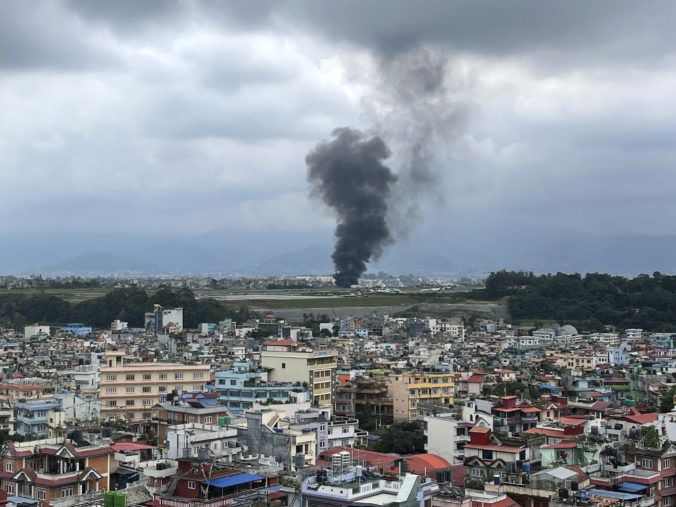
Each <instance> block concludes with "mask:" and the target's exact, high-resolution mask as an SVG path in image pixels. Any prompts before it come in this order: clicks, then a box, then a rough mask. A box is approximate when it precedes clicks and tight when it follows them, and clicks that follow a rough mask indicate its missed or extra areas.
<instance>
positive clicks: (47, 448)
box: [0, 438, 114, 505]
mask: <svg viewBox="0 0 676 507" xmlns="http://www.w3.org/2000/svg"><path fill="white" fill-rule="evenodd" d="M82 444H83V445H80V444H78V443H76V442H65V443H64V439H63V438H58V439H49V440H37V441H28V442H21V443H18V442H8V443H7V444H5V446H4V447H3V448H2V452H1V453H0V458H1V463H2V464H1V468H0V478H1V479H2V486H1V487H2V489H3V490H5V491H7V493H8V494H9V495H10V496H19V497H22V498H24V499H27V500H28V502H26V503H39V504H42V505H49V504H50V503H52V502H53V501H57V500H59V501H60V500H61V499H66V498H68V497H73V498H75V497H77V498H78V500H80V501H82V502H86V501H88V500H91V501H92V502H95V501H99V502H101V503H102V500H103V492H104V491H108V490H110V489H111V483H110V473H111V472H112V470H113V459H112V458H113V454H114V451H113V449H111V447H110V446H109V445H108V443H103V442H101V443H87V442H82ZM22 503H23V502H22Z"/></svg>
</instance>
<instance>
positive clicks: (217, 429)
mask: <svg viewBox="0 0 676 507" xmlns="http://www.w3.org/2000/svg"><path fill="white" fill-rule="evenodd" d="M200 450H202V451H201V452H202V453H207V454H206V455H207V456H208V458H216V459H221V460H225V461H228V462H232V460H233V457H236V456H240V455H241V453H242V448H241V446H240V445H239V444H238V443H237V429H236V428H232V427H227V426H214V425H210V424H197V423H189V424H177V425H174V426H169V427H168V428H167V454H166V457H167V458H169V459H176V458H198V457H200V456H202V455H201V454H200Z"/></svg>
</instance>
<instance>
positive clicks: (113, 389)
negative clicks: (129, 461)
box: [99, 351, 210, 431]
mask: <svg viewBox="0 0 676 507" xmlns="http://www.w3.org/2000/svg"><path fill="white" fill-rule="evenodd" d="M124 356H125V353H124V352H112V351H111V352H107V353H106V366H105V367H102V368H101V370H100V381H99V383H100V398H101V404H102V407H101V416H102V417H103V418H104V419H108V420H110V419H125V420H126V421H127V422H128V423H130V424H133V425H134V426H135V427H136V428H138V429H141V428H142V429H143V430H144V431H146V430H147V431H151V428H150V426H151V421H150V419H151V418H152V417H153V415H155V414H156V413H157V408H156V407H155V405H157V404H158V403H159V402H160V401H162V398H163V397H166V395H167V394H169V393H171V392H172V391H173V390H176V391H177V392H179V393H180V392H183V391H184V390H189V391H193V390H194V391H202V390H203V389H204V386H205V384H206V383H207V382H208V381H209V380H210V367H209V365H208V364H179V363H151V362H142V363H139V362H127V361H124Z"/></svg>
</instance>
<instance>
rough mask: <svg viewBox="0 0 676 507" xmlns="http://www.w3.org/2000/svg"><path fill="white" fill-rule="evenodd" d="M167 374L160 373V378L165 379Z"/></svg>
mask: <svg viewBox="0 0 676 507" xmlns="http://www.w3.org/2000/svg"><path fill="white" fill-rule="evenodd" d="M168 378H169V376H168V375H167V374H166V373H160V380H167V379H168Z"/></svg>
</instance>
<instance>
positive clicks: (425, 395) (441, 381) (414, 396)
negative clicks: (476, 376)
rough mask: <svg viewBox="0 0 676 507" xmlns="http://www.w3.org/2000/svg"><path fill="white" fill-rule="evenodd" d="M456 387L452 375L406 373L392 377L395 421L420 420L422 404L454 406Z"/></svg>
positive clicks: (391, 391)
mask: <svg viewBox="0 0 676 507" xmlns="http://www.w3.org/2000/svg"><path fill="white" fill-rule="evenodd" d="M454 387H455V383H454V382H453V376H452V375H451V374H450V373H431V372H406V373H402V374H398V375H392V376H390V383H389V385H388V392H389V394H390V395H391V396H392V399H393V406H394V420H395V421H413V420H416V419H418V418H419V417H420V413H419V412H418V407H419V406H420V405H421V404H427V405H450V404H452V403H453V394H454Z"/></svg>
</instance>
